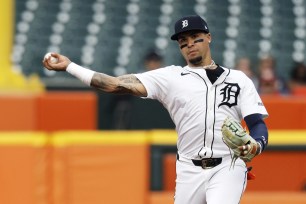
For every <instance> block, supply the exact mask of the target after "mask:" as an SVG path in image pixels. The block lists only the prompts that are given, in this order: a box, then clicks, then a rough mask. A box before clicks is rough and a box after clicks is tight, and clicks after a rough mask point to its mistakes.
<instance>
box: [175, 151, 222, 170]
mask: <svg viewBox="0 0 306 204" xmlns="http://www.w3.org/2000/svg"><path fill="white" fill-rule="evenodd" d="M176 159H177V160H180V155H179V154H176ZM191 161H192V163H193V164H194V165H195V166H200V167H202V168H203V169H211V168H214V167H215V166H218V165H219V164H221V162H222V158H204V159H201V160H195V159H192V160H191Z"/></svg>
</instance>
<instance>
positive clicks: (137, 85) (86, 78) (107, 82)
mask: <svg viewBox="0 0 306 204" xmlns="http://www.w3.org/2000/svg"><path fill="white" fill-rule="evenodd" d="M52 57H55V58H57V59H58V61H57V63H51V59H50V58H51V57H49V58H47V59H44V60H43V65H44V67H45V68H47V69H48V70H54V71H67V72H69V73H70V74H72V75H73V76H75V77H77V78H78V79H80V80H81V81H82V82H84V83H85V84H87V85H90V86H92V87H95V88H98V89H100V90H102V91H104V92H108V93H114V94H131V95H134V96H140V97H145V96H147V91H146V89H145V87H144V86H143V84H142V83H141V82H140V81H139V79H138V78H137V77H136V76H135V75H133V74H128V75H122V76H119V77H113V76H109V75H107V74H103V73H98V72H94V71H92V70H89V69H86V68H83V67H81V66H78V65H76V64H74V63H72V62H71V61H70V60H69V59H68V58H67V57H66V56H63V55H60V54H57V53H52Z"/></svg>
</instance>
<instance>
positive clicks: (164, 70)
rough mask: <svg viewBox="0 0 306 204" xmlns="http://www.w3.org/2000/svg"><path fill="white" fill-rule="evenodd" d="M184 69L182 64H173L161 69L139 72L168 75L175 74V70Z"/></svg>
mask: <svg viewBox="0 0 306 204" xmlns="http://www.w3.org/2000/svg"><path fill="white" fill-rule="evenodd" d="M182 70H183V69H182V67H181V66H175V65H171V66H166V67H162V68H159V69H154V70H151V71H146V72H142V73H139V74H141V75H168V74H173V73H175V72H181V71H182Z"/></svg>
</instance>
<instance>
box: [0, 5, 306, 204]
mask: <svg viewBox="0 0 306 204" xmlns="http://www.w3.org/2000/svg"><path fill="white" fill-rule="evenodd" d="M305 8H306V2H305V1H303V0H292V1H291V0H284V1H276V0H260V1H259V0H258V1H257V0H256V1H246V0H240V1H239V0H214V1H212V0H196V1H195V0H192V1H175V0H156V1H154V2H153V1H148V0H129V1H128V0H124V1H122V0H121V1H119V0H104V1H103V0H88V1H86V2H84V1H81V0H61V1H60V0H54V1H47V0H27V1H23V0H15V1H11V0H5V1H3V2H2V3H1V10H0V11H1V12H0V13H1V14H0V17H1V19H2V20H1V22H3V24H2V32H1V34H0V42H1V48H0V49H1V52H0V53H1V60H0V69H1V76H0V91H1V95H0V113H1V116H2V117H1V123H0V130H1V132H0V155H1V156H0V161H1V162H0V163H1V164H0V181H1V183H2V185H1V187H0V188H1V190H0V203H12V204H15V203H16V204H17V203H18V204H19V203H31V204H32V203H38V204H42V203H47V204H60V203H66V204H67V203H73V204H74V203H122V202H124V203H139V204H140V203H142V204H144V203H171V202H172V196H173V190H174V180H175V175H174V163H175V151H176V148H175V138H176V135H175V133H174V130H173V128H174V126H173V124H172V122H171V121H170V119H169V116H168V114H167V113H166V111H165V110H164V109H162V106H161V105H160V104H158V103H155V102H154V101H144V100H140V99H137V98H134V97H132V98H129V101H130V103H131V104H132V106H131V107H132V108H131V112H132V114H131V115H130V116H129V118H128V120H129V123H128V126H127V127H125V128H124V130H114V129H115V125H114V121H116V117H114V116H113V112H114V107H113V106H114V104H115V103H116V101H117V100H118V98H116V97H114V96H110V95H108V94H103V93H100V92H97V91H94V90H91V89H89V88H87V87H85V86H83V85H82V84H81V83H80V82H79V81H78V80H75V79H74V78H72V77H71V76H69V75H68V74H66V73H55V72H50V71H46V70H45V69H43V67H42V65H41V61H42V57H43V56H44V54H45V53H46V52H49V51H54V52H60V53H63V54H65V55H67V56H69V57H70V58H71V60H73V61H74V62H76V63H79V64H81V65H83V66H86V67H90V68H91V69H93V70H96V71H101V72H104V73H108V74H112V75H119V74H123V73H131V72H138V71H140V70H141V68H142V63H143V57H144V55H145V53H146V52H148V51H149V50H151V49H154V50H157V51H158V52H159V53H161V54H162V56H163V57H164V64H181V65H183V64H184V61H183V59H182V58H181V57H180V53H179V50H178V48H177V45H176V44H175V43H173V42H171V41H169V35H170V34H171V33H172V25H173V21H175V19H177V18H179V17H180V16H182V15H185V14H194V13H197V14H199V15H202V16H203V17H205V19H206V20H207V21H208V25H209V27H210V30H211V33H212V36H213V43H212V44H211V45H212V53H213V58H214V60H215V61H216V62H217V63H220V64H223V65H225V66H229V67H232V66H234V64H235V60H236V59H238V58H239V57H243V56H246V55H247V57H249V58H250V59H251V60H252V62H253V63H254V64H256V63H257V62H258V59H259V58H260V57H261V56H263V55H265V54H267V53H270V54H272V55H273V56H274V57H275V59H276V60H277V64H278V65H280V66H279V67H280V68H279V69H278V70H277V71H278V74H279V75H280V76H282V77H283V78H285V79H288V78H289V77H290V76H289V72H290V69H291V67H292V66H293V63H294V62H296V61H300V62H304V63H305V54H306V49H305V43H306V38H305V35H306V31H305V28H306V23H305V15H306V14H305ZM305 98H306V96H294V95H285V96H264V97H263V100H264V103H265V105H266V106H267V109H268V111H269V113H270V115H271V117H270V118H269V119H268V120H267V124H268V126H269V128H270V130H271V133H270V135H271V137H270V138H271V140H270V146H269V148H268V149H267V151H266V152H265V154H263V155H261V156H260V157H261V158H260V159H259V158H258V159H256V160H255V161H254V162H252V166H253V167H254V173H255V174H257V179H256V180H254V181H250V182H249V186H248V189H247V192H246V194H245V197H244V198H243V199H244V200H243V201H242V203H305V185H306V166H305V161H306V156H305V155H306V153H305V150H306V144H305V143H306V131H305V130H306V100H305ZM121 129H122V128H121Z"/></svg>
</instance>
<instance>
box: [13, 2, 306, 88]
mask: <svg viewBox="0 0 306 204" xmlns="http://www.w3.org/2000/svg"><path fill="white" fill-rule="evenodd" d="M305 9H306V1H304V0H288V1H277V0H258V1H246V0H214V1H208V0H190V1H174V0H155V1H149V0H111V1H107V0H88V1H86V3H84V1H82V0H54V1H43V0H27V1H23V0H16V11H15V13H16V17H15V23H16V24H15V41H14V49H13V53H12V60H13V63H14V64H15V66H19V67H20V68H21V69H22V71H23V73H24V74H25V75H29V74H32V73H37V74H39V75H40V76H41V77H42V78H43V79H45V80H46V81H49V82H50V81H51V82H52V80H56V83H57V85H58V83H59V82H60V83H63V84H64V83H65V82H67V81H69V80H59V79H63V78H65V79H66V78H71V77H70V76H69V75H67V74H65V73H55V72H50V71H46V70H44V69H42V65H41V59H42V56H44V54H45V53H46V52H48V51H55V52H61V53H62V54H65V55H67V56H69V57H70V58H71V59H72V60H73V61H75V62H76V63H79V64H82V65H84V66H86V67H90V68H91V69H93V70H96V71H101V72H105V73H108V74H115V75H117V74H122V73H127V72H128V73H130V72H137V71H138V70H139V69H140V68H141V66H142V58H143V57H144V53H146V52H147V51H148V50H150V49H157V50H159V51H160V52H161V53H162V54H163V55H164V59H165V64H166V65H171V64H181V65H183V64H184V60H183V59H182V57H181V56H180V54H179V50H178V48H177V45H176V43H174V42H171V40H169V36H170V35H171V33H172V32H173V22H174V21H175V20H176V19H177V18H179V17H181V16H182V15H186V14H199V15H201V16H203V17H204V18H205V19H206V20H207V21H208V25H209V26H210V31H211V33H212V38H213V42H212V44H211V48H212V53H213V58H214V60H215V61H216V62H217V63H219V64H222V65H224V66H229V67H234V65H235V62H236V60H237V59H238V58H239V57H242V56H246V57H249V58H251V60H252V61H253V62H254V63H257V61H258V58H259V57H261V56H263V55H265V54H272V55H273V56H275V58H276V60H277V64H279V65H281V67H280V69H279V70H278V72H279V74H280V75H282V76H283V77H285V78H288V75H289V70H290V68H291V66H292V65H293V62H294V61H304V62H305V54H306V49H305V44H306V38H305V36H306V20H305ZM51 84H52V83H51Z"/></svg>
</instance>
